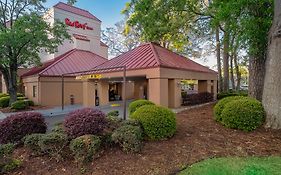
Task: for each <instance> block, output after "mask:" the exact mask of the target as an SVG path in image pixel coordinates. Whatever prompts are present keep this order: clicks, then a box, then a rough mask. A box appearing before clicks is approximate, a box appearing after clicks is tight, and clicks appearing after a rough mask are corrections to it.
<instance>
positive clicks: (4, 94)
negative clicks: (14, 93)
mask: <svg viewBox="0 0 281 175" xmlns="http://www.w3.org/2000/svg"><path fill="white" fill-rule="evenodd" d="M7 96H9V94H6V93H0V98H2V97H7Z"/></svg>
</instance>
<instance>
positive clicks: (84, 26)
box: [64, 18, 94, 30]
mask: <svg viewBox="0 0 281 175" xmlns="http://www.w3.org/2000/svg"><path fill="white" fill-rule="evenodd" d="M64 21H65V24H66V25H68V26H70V27H75V28H81V29H83V30H94V29H93V28H92V27H89V26H87V23H84V24H81V23H80V22H79V21H73V22H72V21H70V19H69V18H65V20H64Z"/></svg>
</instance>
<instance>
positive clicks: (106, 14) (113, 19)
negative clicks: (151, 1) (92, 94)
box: [45, 0, 216, 69]
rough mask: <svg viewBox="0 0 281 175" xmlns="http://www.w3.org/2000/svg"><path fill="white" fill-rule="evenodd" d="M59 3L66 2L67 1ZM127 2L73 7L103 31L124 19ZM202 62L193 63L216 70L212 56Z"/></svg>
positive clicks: (50, 2) (50, 0)
mask: <svg viewBox="0 0 281 175" xmlns="http://www.w3.org/2000/svg"><path fill="white" fill-rule="evenodd" d="M60 1H61V2H67V0H60ZM129 1H130V0H77V3H76V4H75V6H76V7H79V8H82V9H85V10H88V11H89V12H91V13H92V14H93V15H95V16H96V17H97V18H99V19H100V20H101V21H102V29H105V28H107V27H113V26H114V24H115V23H117V22H119V21H121V20H122V19H123V18H124V16H123V15H122V14H121V10H122V9H123V8H124V7H125V4H126V3H127V2H129ZM58 2H59V0H47V2H46V3H45V6H46V7H48V8H50V7H52V6H54V5H55V4H57V3H58ZM204 60H205V61H204ZM204 60H203V59H196V60H195V61H196V62H198V63H200V64H202V65H204V66H208V67H210V68H212V69H216V68H215V65H216V58H215V56H214V55H211V56H208V58H206V59H204Z"/></svg>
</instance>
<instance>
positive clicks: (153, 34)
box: [123, 0, 194, 52]
mask: <svg viewBox="0 0 281 175" xmlns="http://www.w3.org/2000/svg"><path fill="white" fill-rule="evenodd" d="M186 5H187V4H186V0H171V1H167V0H159V1H152V0H133V1H131V2H130V3H128V4H127V5H126V8H125V9H124V10H123V13H124V14H127V15H128V16H129V18H128V20H127V22H126V23H127V25H128V27H134V28H135V29H136V30H137V31H140V39H141V40H142V41H145V42H147V41H150V42H155V43H158V44H160V45H161V46H163V47H165V48H169V49H171V50H174V51H178V52H181V51H182V50H183V49H184V46H186V45H188V43H189V41H188V31H189V29H190V26H191V23H190V22H191V21H192V20H194V15H193V14H191V13H189V12H188V11H185V8H186Z"/></svg>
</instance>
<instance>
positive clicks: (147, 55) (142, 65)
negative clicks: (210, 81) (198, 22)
mask: <svg viewBox="0 0 281 175" xmlns="http://www.w3.org/2000/svg"><path fill="white" fill-rule="evenodd" d="M118 66H126V68H127V70H133V69H147V68H154V67H166V68H172V69H183V70H190V71H196V72H206V73H216V72H215V71H213V70H211V69H209V68H207V67H205V66H203V65H200V64H198V63H196V62H194V61H192V60H190V59H188V58H186V57H183V56H181V55H178V54H176V53H174V52H172V51H170V50H168V49H166V48H163V47H161V46H159V45H157V44H154V43H146V44H143V45H141V46H139V47H137V48H135V49H133V50H131V51H129V52H127V53H124V54H122V55H120V56H117V57H115V58H113V59H111V60H109V61H107V62H105V63H103V64H101V65H99V66H97V67H96V68H95V69H105V68H114V67H118ZM93 70H94V69H93Z"/></svg>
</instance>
